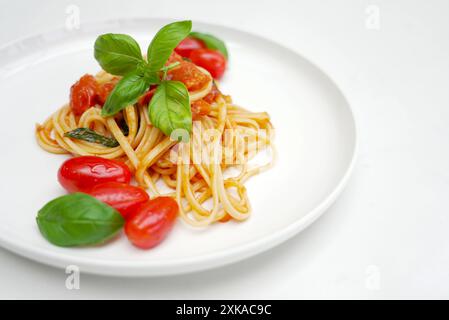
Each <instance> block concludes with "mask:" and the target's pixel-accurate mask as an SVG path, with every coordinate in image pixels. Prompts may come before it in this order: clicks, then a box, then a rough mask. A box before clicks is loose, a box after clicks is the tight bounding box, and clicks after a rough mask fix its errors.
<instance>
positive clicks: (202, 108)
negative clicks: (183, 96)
mask: <svg viewBox="0 0 449 320" xmlns="http://www.w3.org/2000/svg"><path fill="white" fill-rule="evenodd" d="M190 108H191V109H192V119H193V120H197V119H198V118H199V117H200V116H205V115H208V114H209V113H210V108H211V107H210V104H209V103H207V102H206V101H204V100H202V99H201V100H197V101H195V102H193V103H192V105H191V106H190Z"/></svg>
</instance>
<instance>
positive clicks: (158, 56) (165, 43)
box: [147, 20, 192, 72]
mask: <svg viewBox="0 0 449 320" xmlns="http://www.w3.org/2000/svg"><path fill="white" fill-rule="evenodd" d="M191 29H192V21H190V20H186V21H178V22H173V23H170V24H168V25H166V26H165V27H163V28H162V29H161V30H159V31H158V33H156V35H155V36H154V38H153V40H152V41H151V43H150V45H149V47H148V52H147V59H148V63H149V65H150V67H149V70H150V71H152V72H157V71H159V70H160V69H161V68H162V67H163V66H164V65H165V62H167V60H168V58H169V57H170V55H171V53H172V51H173V49H175V48H176V46H177V45H178V43H180V42H181V41H182V40H183V39H184V38H185V37H187V36H188V35H189V32H190V30H191Z"/></svg>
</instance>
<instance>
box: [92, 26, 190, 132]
mask: <svg viewBox="0 0 449 320" xmlns="http://www.w3.org/2000/svg"><path fill="white" fill-rule="evenodd" d="M191 29H192V22H191V21H178V22H174V23H171V24H168V25H166V26H165V27H163V28H162V29H160V30H159V31H158V32H157V33H156V35H155V37H154V38H153V40H152V41H151V44H150V45H149V46H148V50H147V61H145V59H143V58H142V54H141V52H140V48H139V45H138V44H137V42H136V41H135V40H134V39H133V38H131V37H130V36H127V35H122V34H111V33H108V34H104V35H101V36H99V37H98V38H97V40H96V41H95V53H94V56H95V59H97V61H98V62H99V64H100V65H101V67H102V68H103V69H104V70H105V71H107V72H109V73H111V74H116V75H122V76H123V78H122V79H121V80H120V81H119V82H118V83H117V85H116V86H115V87H114V89H113V90H112V92H111V93H110V94H109V96H108V98H107V99H106V102H105V104H104V106H103V109H102V115H103V116H104V117H108V116H113V115H115V114H116V113H117V112H119V111H120V110H122V109H124V108H125V107H127V106H129V105H132V104H134V103H136V101H137V100H138V98H139V97H140V96H141V95H142V94H143V93H144V92H145V91H146V90H147V89H148V88H149V87H150V85H153V84H160V85H159V87H158V89H157V90H156V94H155V96H156V95H157V96H158V98H157V99H156V101H155V102H152V103H151V105H150V121H151V122H152V124H153V125H154V126H155V127H157V128H159V129H161V130H162V132H164V133H165V134H166V135H170V133H171V132H172V131H173V130H175V129H185V130H188V131H189V132H190V130H191V127H192V123H191V122H192V114H191V112H190V103H189V93H188V90H187V88H186V87H185V85H184V84H183V83H181V82H179V83H175V84H171V81H168V80H165V75H166V72H167V67H164V66H165V64H166V62H167V60H168V58H169V57H170V55H171V53H172V51H173V49H174V48H176V46H177V45H178V44H179V42H181V41H182V40H183V39H184V38H185V37H187V36H188V35H189V33H190V31H191ZM161 76H162V77H163V79H162V82H161ZM158 92H159V93H158ZM152 100H154V99H152ZM187 109H188V112H187V111H186V110H187Z"/></svg>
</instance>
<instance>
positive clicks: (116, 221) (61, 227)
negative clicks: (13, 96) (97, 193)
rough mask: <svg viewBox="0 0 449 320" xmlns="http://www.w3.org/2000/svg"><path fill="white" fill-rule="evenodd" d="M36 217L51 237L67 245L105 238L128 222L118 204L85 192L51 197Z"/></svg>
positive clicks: (50, 239)
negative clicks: (110, 204) (118, 208)
mask: <svg viewBox="0 0 449 320" xmlns="http://www.w3.org/2000/svg"><path fill="white" fill-rule="evenodd" d="M36 221H37V225H38V226H39V230H40V232H41V233H42V235H43V236H44V237H45V238H46V239H47V240H48V241H50V242H51V243H53V244H55V245H57V246H64V247H65V246H81V245H90V244H97V243H101V242H104V241H106V240H107V239H109V238H111V237H113V236H114V235H115V234H116V233H117V232H118V231H119V230H120V229H121V228H122V227H123V224H124V219H123V217H122V216H121V215H120V213H118V212H117V211H116V210H115V209H114V208H112V207H110V206H108V205H106V204H105V203H103V202H101V201H99V200H97V199H95V198H94V197H92V196H89V195H87V194H84V193H72V194H69V195H65V196H62V197H59V198H56V199H54V200H52V201H50V202H49V203H47V204H46V205H45V206H44V207H43V208H42V209H41V210H39V213H38V215H37V217H36Z"/></svg>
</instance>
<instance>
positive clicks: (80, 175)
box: [58, 156, 131, 192]
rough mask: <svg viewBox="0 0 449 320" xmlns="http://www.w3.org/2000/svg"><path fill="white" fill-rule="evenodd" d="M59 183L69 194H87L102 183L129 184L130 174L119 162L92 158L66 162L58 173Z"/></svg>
mask: <svg viewBox="0 0 449 320" xmlns="http://www.w3.org/2000/svg"><path fill="white" fill-rule="evenodd" d="M58 180H59V183H61V185H62V186H63V187H64V188H65V189H66V190H67V191H69V192H76V191H81V192H89V190H91V189H92V188H93V187H94V186H95V185H97V184H100V183H104V182H110V181H114V182H121V183H129V182H130V180H131V172H130V171H129V168H128V167H127V166H126V165H125V164H124V163H121V162H118V161H114V160H110V159H104V158H100V157H94V156H82V157H76V158H71V159H69V160H66V161H65V162H64V163H63V164H62V166H61V168H59V171H58Z"/></svg>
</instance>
